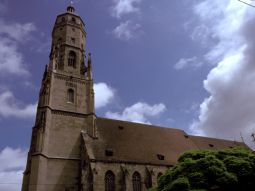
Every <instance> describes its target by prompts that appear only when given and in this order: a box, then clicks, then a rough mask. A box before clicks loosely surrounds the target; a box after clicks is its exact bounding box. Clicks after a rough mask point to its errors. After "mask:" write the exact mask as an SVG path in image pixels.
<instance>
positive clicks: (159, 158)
mask: <svg viewBox="0 0 255 191" xmlns="http://www.w3.org/2000/svg"><path fill="white" fill-rule="evenodd" d="M157 157H158V160H165V156H164V155H161V154H157Z"/></svg>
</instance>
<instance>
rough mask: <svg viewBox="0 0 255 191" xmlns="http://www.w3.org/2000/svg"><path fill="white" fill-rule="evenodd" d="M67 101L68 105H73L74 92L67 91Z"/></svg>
mask: <svg viewBox="0 0 255 191" xmlns="http://www.w3.org/2000/svg"><path fill="white" fill-rule="evenodd" d="M67 99H68V102H69V103H74V90H73V89H68V91H67Z"/></svg>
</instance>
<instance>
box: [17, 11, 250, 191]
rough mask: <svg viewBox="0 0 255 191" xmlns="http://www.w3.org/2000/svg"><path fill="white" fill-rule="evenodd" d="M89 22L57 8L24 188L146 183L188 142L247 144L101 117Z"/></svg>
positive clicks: (92, 190)
mask: <svg viewBox="0 0 255 191" xmlns="http://www.w3.org/2000/svg"><path fill="white" fill-rule="evenodd" d="M85 47H86V31H85V24H84V22H83V20H82V19H81V17H80V16H78V15H77V14H76V13H75V9H74V7H73V6H68V7H67V11H66V12H64V13H63V14H60V15H58V16H57V18H56V21H55V25H54V27H53V31H52V46H51V51H50V60H49V64H48V65H47V66H46V68H45V72H44V74H43V79H42V83H41V89H40V93H39V101H38V107H37V114H36V120H35V125H34V127H33V130H32V137H31V145H30V150H29V152H28V158H27V165H26V169H25V171H24V177H23V184H22V191H145V190H147V189H148V188H151V187H153V186H156V185H157V180H158V178H159V177H160V176H161V175H162V173H164V171H165V170H166V169H167V168H169V167H171V166H173V165H175V164H176V163H177V160H178V157H179V156H180V155H181V154H182V153H183V152H185V151H188V150H199V149H213V150H218V149H224V148H232V147H235V146H245V144H244V143H241V142H236V141H228V140H221V139H215V138H207V137H198V136H193V135H188V134H187V133H185V132H184V131H183V130H180V129H173V128H164V127H158V126H154V125H147V124H139V123H133V122H128V121H119V120H113V119H106V118H101V117H98V116H97V115H96V113H95V105H94V90H93V75H92V73H93V72H92V59H91V55H90V54H88V55H87V56H86V51H85Z"/></svg>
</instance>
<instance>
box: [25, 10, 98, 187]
mask: <svg viewBox="0 0 255 191" xmlns="http://www.w3.org/2000/svg"><path fill="white" fill-rule="evenodd" d="M84 28H85V24H84V22H83V21H82V19H81V18H80V17H79V16H78V15H77V14H76V13H75V9H74V7H73V6H72V5H70V6H68V7H67V11H66V12H65V13H63V14H60V15H58V16H57V18H56V21H55V25H54V28H53V31H52V45H51V52H50V61H49V64H48V65H46V67H45V72H44V75H43V79H42V84H41V89H40V93H39V102H38V107H37V114H36V121H35V126H34V127H33V132H32V138H31V145H30V150H29V153H28V160H27V167H26V170H25V172H24V177H23V185H22V190H23V191H74V190H80V170H79V169H80V155H81V153H80V152H81V132H87V134H88V135H89V136H91V137H92V138H93V137H95V136H96V130H95V128H94V127H95V124H94V119H95V113H94V91H93V79H92V66H91V65H92V63H91V62H92V61H91V55H90V54H89V55H88V59H87V60H88V64H87V65H86V64H85V58H86V52H85V46H86V32H85V29H84Z"/></svg>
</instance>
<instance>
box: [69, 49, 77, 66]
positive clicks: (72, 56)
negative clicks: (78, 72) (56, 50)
mask: <svg viewBox="0 0 255 191" xmlns="http://www.w3.org/2000/svg"><path fill="white" fill-rule="evenodd" d="M68 66H70V67H73V68H75V67H76V54H75V52H74V51H70V52H69V55H68Z"/></svg>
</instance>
